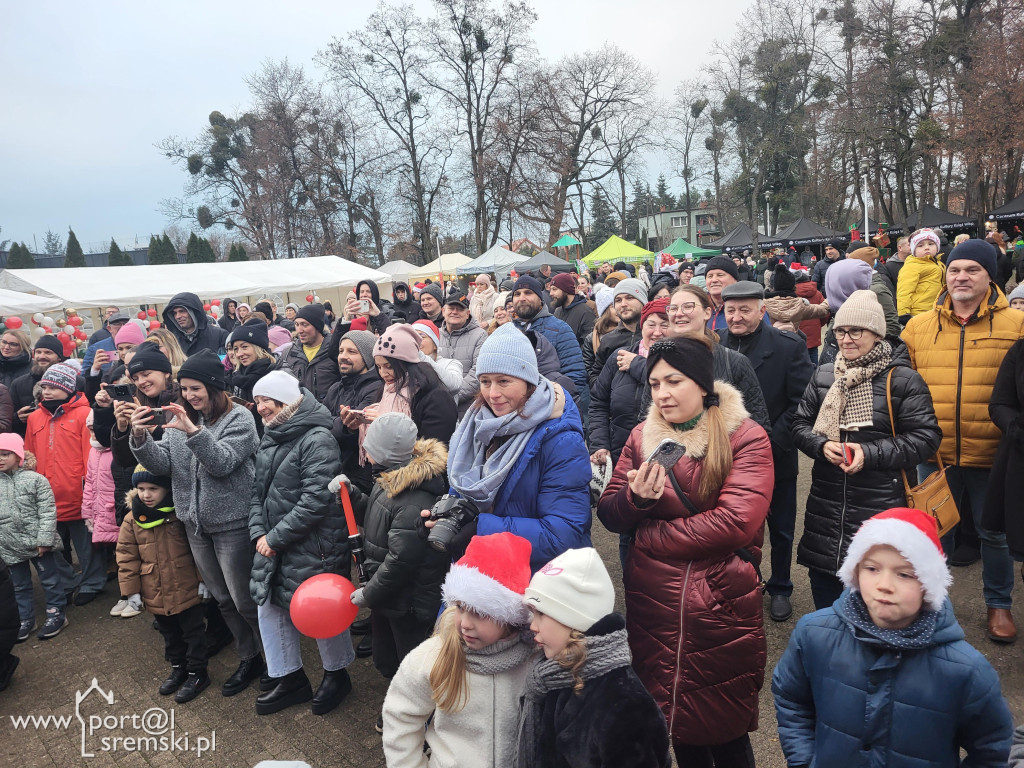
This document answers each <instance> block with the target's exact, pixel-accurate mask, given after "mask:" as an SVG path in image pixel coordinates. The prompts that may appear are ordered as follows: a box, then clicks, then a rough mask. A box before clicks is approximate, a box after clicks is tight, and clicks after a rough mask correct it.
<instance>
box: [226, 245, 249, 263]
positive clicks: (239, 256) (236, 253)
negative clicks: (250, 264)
mask: <svg viewBox="0 0 1024 768" xmlns="http://www.w3.org/2000/svg"><path fill="white" fill-rule="evenodd" d="M248 260H249V257H248V256H246V254H245V248H243V247H242V244H241V243H235V244H234V245H232V246H231V253H229V254H228V261H248Z"/></svg>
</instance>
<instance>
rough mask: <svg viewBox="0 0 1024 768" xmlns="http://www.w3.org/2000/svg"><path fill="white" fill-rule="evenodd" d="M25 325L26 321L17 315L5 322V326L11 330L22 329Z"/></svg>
mask: <svg viewBox="0 0 1024 768" xmlns="http://www.w3.org/2000/svg"><path fill="white" fill-rule="evenodd" d="M24 324H25V323H24V321H23V320H22V319H21V318H20V317H18V316H17V315H15V316H14V317H8V318H7V319H6V320H4V325H6V326H7V327H8V328H10V329H11V330H17V329H18V328H21V326H23V325H24Z"/></svg>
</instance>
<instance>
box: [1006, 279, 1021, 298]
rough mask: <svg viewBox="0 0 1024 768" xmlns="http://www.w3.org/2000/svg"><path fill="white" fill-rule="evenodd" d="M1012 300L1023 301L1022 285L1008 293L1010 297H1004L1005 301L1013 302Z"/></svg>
mask: <svg viewBox="0 0 1024 768" xmlns="http://www.w3.org/2000/svg"><path fill="white" fill-rule="evenodd" d="M1014 299H1024V283H1021V284H1020V285H1018V286H1017V287H1016V288H1014V289H1013V290H1012V291H1010V295H1009V296H1007V297H1006V300H1007V301H1013V300H1014Z"/></svg>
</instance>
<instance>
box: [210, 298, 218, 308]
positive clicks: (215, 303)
mask: <svg viewBox="0 0 1024 768" xmlns="http://www.w3.org/2000/svg"><path fill="white" fill-rule="evenodd" d="M210 303H211V304H213V306H215V307H219V306H220V299H214V300H213V301H211V302H210Z"/></svg>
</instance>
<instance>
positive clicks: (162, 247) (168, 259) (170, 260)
mask: <svg viewBox="0 0 1024 768" xmlns="http://www.w3.org/2000/svg"><path fill="white" fill-rule="evenodd" d="M149 263H150V264H177V263H178V254H177V252H176V251H175V250H174V244H173V243H172V242H171V239H170V238H169V237H168V236H167V235H164V236H163V237H162V238H159V237H153V239H152V240H150V242H149Z"/></svg>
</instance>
